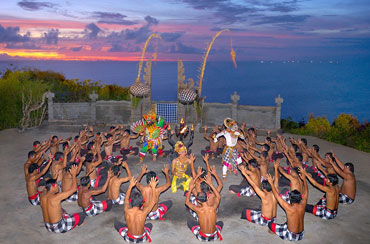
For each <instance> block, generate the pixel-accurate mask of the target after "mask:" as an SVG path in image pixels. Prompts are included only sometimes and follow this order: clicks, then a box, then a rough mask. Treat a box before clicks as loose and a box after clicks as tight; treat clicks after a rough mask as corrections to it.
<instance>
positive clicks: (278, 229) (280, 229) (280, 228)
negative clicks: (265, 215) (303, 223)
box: [268, 222, 304, 241]
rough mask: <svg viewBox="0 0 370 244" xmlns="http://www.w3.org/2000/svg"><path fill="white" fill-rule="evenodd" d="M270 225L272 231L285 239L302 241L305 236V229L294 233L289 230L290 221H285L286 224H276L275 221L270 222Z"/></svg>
mask: <svg viewBox="0 0 370 244" xmlns="http://www.w3.org/2000/svg"><path fill="white" fill-rule="evenodd" d="M268 227H269V228H270V230H271V231H272V232H274V233H275V234H276V235H277V236H279V237H280V238H281V239H283V240H288V241H300V240H302V239H303V237H304V230H302V232H300V233H293V232H291V231H290V230H288V223H287V222H285V223H284V224H282V225H280V224H276V223H274V222H269V223H268Z"/></svg>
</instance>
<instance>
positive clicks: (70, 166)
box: [64, 162, 78, 172]
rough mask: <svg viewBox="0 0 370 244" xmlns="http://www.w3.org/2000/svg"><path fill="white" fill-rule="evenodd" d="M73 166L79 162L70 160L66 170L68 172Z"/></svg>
mask: <svg viewBox="0 0 370 244" xmlns="http://www.w3.org/2000/svg"><path fill="white" fill-rule="evenodd" d="M72 166H78V164H76V163H75V162H68V163H67V166H66V167H65V168H64V170H65V171H67V172H68V171H69V170H70V169H71V168H72Z"/></svg>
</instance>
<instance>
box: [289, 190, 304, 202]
mask: <svg viewBox="0 0 370 244" xmlns="http://www.w3.org/2000/svg"><path fill="white" fill-rule="evenodd" d="M289 200H290V203H300V202H301V201H302V194H301V193H300V192H299V191H298V190H293V191H291V192H290V194H289Z"/></svg>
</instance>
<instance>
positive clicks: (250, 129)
mask: <svg viewBox="0 0 370 244" xmlns="http://www.w3.org/2000/svg"><path fill="white" fill-rule="evenodd" d="M247 131H248V132H249V131H253V132H256V130H255V129H254V128H253V127H251V128H249V129H248V130H247Z"/></svg>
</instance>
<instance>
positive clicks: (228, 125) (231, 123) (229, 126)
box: [224, 118, 238, 130]
mask: <svg viewBox="0 0 370 244" xmlns="http://www.w3.org/2000/svg"><path fill="white" fill-rule="evenodd" d="M224 125H225V126H226V128H227V129H230V130H234V129H235V128H233V127H235V126H238V123H237V122H236V121H235V120H233V119H231V118H226V119H225V120H224Z"/></svg>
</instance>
